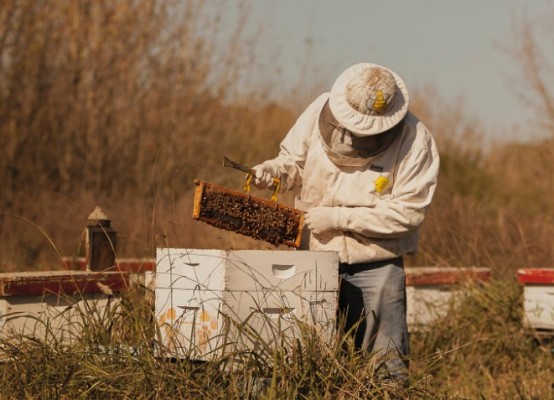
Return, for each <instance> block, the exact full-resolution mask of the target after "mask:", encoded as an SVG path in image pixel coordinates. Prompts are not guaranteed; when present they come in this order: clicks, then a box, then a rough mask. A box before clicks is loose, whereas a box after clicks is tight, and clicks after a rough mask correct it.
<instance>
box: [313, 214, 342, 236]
mask: <svg viewBox="0 0 554 400" xmlns="http://www.w3.org/2000/svg"><path fill="white" fill-rule="evenodd" d="M339 210H340V208H339V207H314V208H312V209H310V210H309V211H308V212H307V213H306V214H305V215H304V222H305V224H306V226H307V227H308V229H310V230H311V231H312V232H313V233H314V234H316V235H318V234H320V233H321V232H325V231H329V230H335V229H338V219H339Z"/></svg>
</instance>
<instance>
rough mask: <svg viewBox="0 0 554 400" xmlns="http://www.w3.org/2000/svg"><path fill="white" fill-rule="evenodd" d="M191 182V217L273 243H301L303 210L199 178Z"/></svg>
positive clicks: (295, 244) (290, 244)
mask: <svg viewBox="0 0 554 400" xmlns="http://www.w3.org/2000/svg"><path fill="white" fill-rule="evenodd" d="M194 183H195V184H196V191H195V194H194V209H193V215H192V217H193V218H194V219H196V220H199V221H202V222H206V223H208V224H210V225H212V226H215V227H217V228H220V229H225V230H228V231H233V232H236V233H239V234H241V235H245V236H249V237H251V238H254V239H258V240H263V241H266V242H268V243H271V244H273V245H280V244H285V245H287V246H291V247H296V248H298V247H299V246H300V240H301V237H302V227H303V225H304V213H303V212H302V211H300V210H297V209H295V208H292V207H288V206H285V205H282V204H278V203H277V202H275V201H271V200H266V199H263V198H259V197H255V196H251V195H249V194H247V193H242V192H237V191H234V190H230V189H228V188H225V187H223V186H218V185H215V184H213V183H209V182H205V181H201V180H198V179H197V180H195V181H194Z"/></svg>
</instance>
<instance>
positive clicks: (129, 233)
mask: <svg viewBox="0 0 554 400" xmlns="http://www.w3.org/2000/svg"><path fill="white" fill-rule="evenodd" d="M224 15H225V4H224V2H220V3H218V2H206V1H202V0H192V1H177V0H169V1H156V0H121V1H117V2H114V1H72V0H59V1H57V2H56V6H55V7H52V3H51V2H50V1H47V0H29V1H3V2H0V255H1V257H0V270H2V271H15V270H36V269H59V268H60V259H59V255H58V252H59V253H60V254H63V255H75V254H80V253H82V251H83V250H82V247H81V243H82V233H83V228H84V226H85V222H86V217H87V216H88V214H89V213H90V212H91V211H92V210H93V209H94V207H95V206H96V205H100V206H101V207H102V208H103V209H104V211H105V212H106V214H107V215H108V216H109V217H111V219H112V221H113V226H114V228H115V229H116V230H117V231H118V233H119V238H118V240H119V242H118V255H119V256H120V257H142V256H145V257H153V256H154V253H155V248H156V247H157V246H168V245H169V246H175V247H189V248H196V247H198V248H202V247H217V248H268V245H266V244H263V243H258V242H254V241H251V240H249V239H245V238H243V237H238V236H236V235H234V234H232V233H227V232H221V231H219V230H216V229H214V228H211V227H209V226H206V225H204V224H201V223H198V222H194V221H193V220H192V219H191V217H190V215H191V211H192V207H191V203H192V198H193V190H194V184H193V180H194V179H195V178H199V179H203V180H208V181H211V182H214V183H218V184H222V185H225V186H228V187H231V188H237V189H240V188H241V187H242V180H243V176H242V174H240V173H238V172H236V171H232V170H227V169H224V168H223V167H222V165H221V160H222V157H223V155H227V156H229V157H231V158H233V159H236V160H238V161H242V162H244V163H248V164H251V165H254V164H256V163H258V162H261V161H263V160H264V159H266V158H269V157H272V156H273V155H274V154H275V153H276V151H277V149H278V144H279V141H280V140H281V139H282V137H283V135H284V134H285V133H286V131H287V130H288V128H289V127H290V126H291V124H292V123H293V122H294V119H295V117H296V116H297V115H298V112H299V111H300V110H301V107H302V106H305V105H306V104H307V102H308V101H309V100H310V98H311V95H312V92H311V91H307V93H306V92H305V93H301V92H298V93H290V97H289V98H287V99H283V101H282V102H275V101H270V100H269V97H268V96H267V94H268V90H269V88H271V85H274V84H276V83H277V82H276V80H277V79H278V78H276V76H277V77H278V74H277V72H276V71H269V73H268V74H267V76H266V77H265V82H266V86H264V87H257V88H249V87H248V85H247V84H246V88H245V82H246V83H247V82H248V76H249V74H253V73H257V72H258V71H257V69H256V59H255V43H256V42H255V38H252V37H248V36H247V35H245V33H244V30H243V25H244V24H243V22H244V19H245V18H247V17H248V7H247V4H246V5H245V7H244V8H241V9H240V12H239V14H238V15H237V16H236V20H235V25H233V27H234V28H233V29H231V30H230V31H226V34H225V35H226V36H225V38H226V39H225V41H224V42H223V43H224V45H223V46H221V45H218V43H221V32H222V29H223V28H222V19H223V16H224ZM520 22H521V24H520V25H518V26H517V27H516V28H517V35H516V40H514V43H512V48H513V49H514V62H518V63H519V65H520V66H521V68H522V73H521V78H520V79H522V80H523V81H525V82H526V83H527V86H526V87H527V88H528V92H527V93H528V94H529V95H530V99H531V100H532V102H530V103H528V104H529V106H532V107H534V109H536V110H537V113H536V118H535V123H536V125H535V126H530V127H529V128H528V129H529V130H531V129H533V130H537V129H541V130H542V132H544V135H541V136H540V137H541V139H538V138H537V139H535V140H534V141H531V142H529V141H527V142H524V143H518V142H509V141H500V142H498V143H492V144H491V143H487V142H485V140H484V139H483V137H484V134H485V131H484V128H483V127H482V125H481V124H480V122H479V121H476V120H474V119H472V117H471V116H470V115H468V114H467V113H466V112H465V111H464V107H463V102H461V103H460V102H450V101H448V99H443V100H442V101H438V102H436V103H435V104H434V106H433V108H432V109H431V108H428V107H426V106H425V104H426V103H425V102H423V101H419V99H420V98H421V97H422V96H424V95H425V94H426V92H427V91H429V90H433V89H432V88H431V89H429V88H425V89H421V88H420V89H415V90H414V91H413V93H414V96H413V97H414V101H413V106H412V110H413V111H414V112H415V113H416V114H417V115H419V116H420V117H421V118H422V119H423V120H424V121H425V122H426V124H427V125H428V126H429V128H430V129H431V130H432V132H434V134H435V136H436V138H437V141H438V144H439V148H440V151H441V157H442V158H441V161H442V165H441V176H440V184H439V188H438V192H437V194H436V198H435V201H434V204H433V206H432V208H431V210H430V212H429V215H428V219H427V220H426V222H425V225H424V228H423V233H422V240H421V250H420V252H419V253H418V255H417V256H414V257H412V258H410V259H409V260H408V263H409V264H411V265H433V266H446V265H448V266H473V265H477V266H487V267H490V268H491V269H492V271H493V274H494V276H495V282H494V283H493V285H492V287H491V290H489V291H486V292H485V293H477V294H475V296H476V297H475V296H474V297H472V298H474V299H476V300H475V301H474V302H472V301H469V302H468V305H467V307H468V308H467V309H468V310H470V311H471V313H470V315H466V314H463V313H458V314H456V315H455V316H453V317H452V320H451V321H450V322H449V323H448V324H442V325H440V326H438V327H436V329H435V330H434V332H433V334H432V335H431V336H428V337H421V338H419V339H418V338H414V341H415V342H414V343H415V346H414V347H415V354H416V356H421V357H422V358H423V357H424V356H425V355H429V354H432V355H440V354H442V353H441V352H447V353H448V355H449V356H444V357H443V358H441V359H440V360H439V361H437V362H436V363H435V364H433V365H435V367H433V368H432V370H431V374H432V375H433V376H435V377H438V378H440V379H438V380H437V381H436V382H435V383H433V385H435V386H436V387H438V388H439V389H440V390H442V389H444V390H447V389H446V388H451V387H452V385H456V386H460V385H461V387H462V389H460V390H459V391H458V392H457V393H463V395H464V396H467V397H470V398H476V397H477V393H483V390H484V389H483V388H487V387H488V388H490V387H491V386H490V385H493V386H492V387H494V385H503V386H501V387H502V388H503V390H506V391H507V392H506V393H511V394H514V393H515V394H517V395H519V396H520V398H544V397H541V395H542V394H544V393H546V391H547V390H550V389H549V385H550V383H551V379H550V381H549V380H548V378H545V379H542V380H540V379H541V377H544V376H548V375H547V373H550V376H552V371H553V365H552V360H551V355H548V354H547V355H546V356H545V351H544V348H543V347H541V346H536V345H535V344H534V342H533V341H532V340H531V339H530V338H529V337H528V336H526V335H523V334H522V331H521V330H522V328H521V326H520V325H519V322H518V319H517V318H515V317H514V315H516V314H517V313H518V312H519V311H520V310H519V308H518V307H519V304H520V303H521V299H520V297H519V296H520V288H519V287H518V286H517V285H515V284H514V279H515V272H516V270H517V268H521V267H526V266H529V267H549V266H551V262H552V260H553V259H554V257H553V255H554V254H553V252H554V245H553V244H554V243H553V238H554V223H553V222H554V221H553V216H554V201H553V200H554V175H553V173H552V160H553V159H554V92H553V90H552V86H550V85H549V82H551V79H552V76H553V75H554V74H552V70H548V69H547V68H546V67H545V65H546V64H545V59H544V58H543V57H542V54H541V49H540V48H539V47H538V46H537V45H536V43H535V41H534V36H533V35H534V31H533V30H532V29H531V26H530V25H529V24H527V23H526V21H524V20H523V21H520ZM273 72H275V74H273V75H272V73H273ZM328 85H329V83H328V82H327V83H326V86H321V87H320V88H318V89H320V90H327V87H328ZM291 99H292V100H291ZM437 104H438V106H437ZM525 134H526V132H521V137H523V136H524V135H525ZM266 195H267V194H266ZM290 199H291V197H290V195H287V196H283V198H282V201H284V202H288V201H290ZM52 243H54V245H55V246H56V247H57V249H58V251H55V250H54V248H53V246H52ZM461 321H463V324H462V323H461ZM468 327H469V328H468ZM457 347H460V348H461V349H462V350H459V351H455V352H454V353H450V352H449V351H450V350H452V349H454V348H457ZM546 353H548V351H546ZM452 354H453V355H452ZM504 356H505V357H504ZM549 357H550V358H549ZM501 362H505V364H501ZM502 365H508V366H507V367H503V366H502ZM505 381H506V382H509V381H511V383H506V384H504V382H505ZM513 382H516V383H513ZM531 382H532V383H533V385H534V384H536V385H535V388H538V389H533V390H535V391H536V392H533V391H532V389H529V388H531V387H533V386H532V384H531ZM537 385H538V386H537ZM449 390H450V389H449ZM525 390H530V392H526V391H525ZM500 392H502V390H500V391H499V390H496V391H490V392H488V393H489V394H490V396H485V397H483V398H493V397H494V396H493V393H497V394H498V393H500ZM452 393H454V392H452ZM445 396H448V395H445ZM499 398H502V397H499ZM507 398H508V397H507ZM512 398H513V397H512Z"/></svg>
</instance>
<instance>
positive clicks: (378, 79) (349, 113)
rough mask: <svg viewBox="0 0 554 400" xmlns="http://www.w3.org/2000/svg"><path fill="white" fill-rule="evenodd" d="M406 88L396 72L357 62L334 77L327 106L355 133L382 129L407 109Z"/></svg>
mask: <svg viewBox="0 0 554 400" xmlns="http://www.w3.org/2000/svg"><path fill="white" fill-rule="evenodd" d="M408 102H409V96H408V89H407V88H406V84H405V83H404V80H403V79H402V78H401V77H400V76H398V75H397V74H396V73H395V72H393V71H391V70H390V69H388V68H385V67H382V66H380V65H376V64H371V63H360V64H356V65H353V66H352V67H350V68H348V69H347V70H346V71H344V72H343V73H342V74H341V75H340V76H339V77H338V78H337V80H336V81H335V83H334V84H333V87H332V88H331V93H330V96H329V107H330V108H331V112H332V113H333V115H334V116H335V118H336V119H337V120H338V121H339V122H340V123H341V125H343V126H344V127H345V128H346V129H348V130H349V131H350V132H352V133H353V134H355V135H358V136H370V135H376V134H378V133H382V132H385V131H387V130H389V129H391V128H392V127H394V126H395V125H396V124H398V123H399V122H400V121H402V119H403V118H404V116H405V115H406V113H407V112H408Z"/></svg>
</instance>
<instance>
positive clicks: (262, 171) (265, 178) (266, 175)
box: [252, 163, 279, 189]
mask: <svg viewBox="0 0 554 400" xmlns="http://www.w3.org/2000/svg"><path fill="white" fill-rule="evenodd" d="M252 169H253V170H254V171H256V174H255V175H254V179H253V180H252V182H253V183H254V186H256V187H257V188H258V189H267V188H271V187H273V178H279V171H278V170H277V168H275V167H273V166H271V165H269V164H265V163H264V164H260V165H256V166H255V167H254V168H252Z"/></svg>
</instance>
